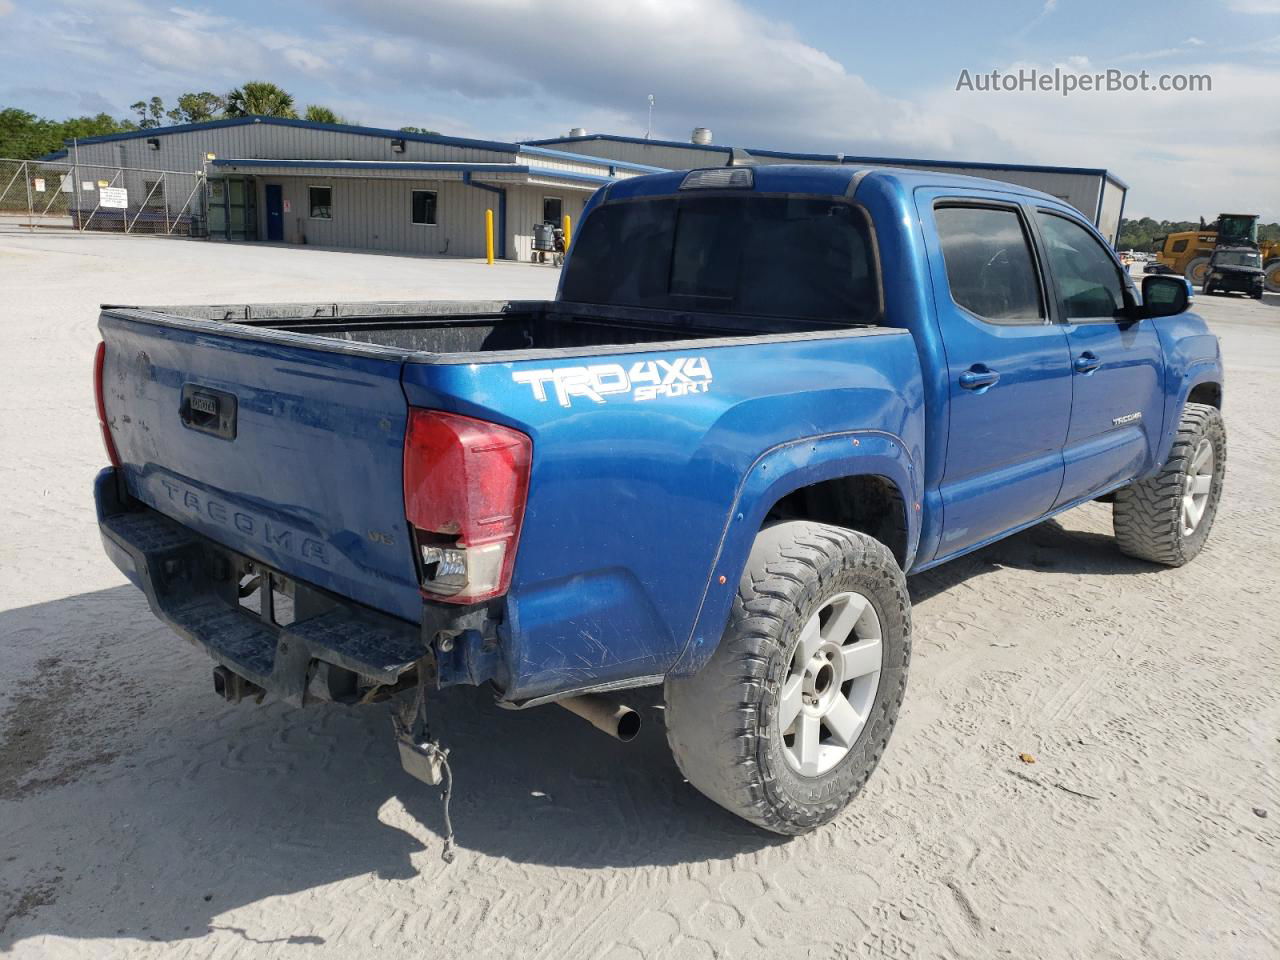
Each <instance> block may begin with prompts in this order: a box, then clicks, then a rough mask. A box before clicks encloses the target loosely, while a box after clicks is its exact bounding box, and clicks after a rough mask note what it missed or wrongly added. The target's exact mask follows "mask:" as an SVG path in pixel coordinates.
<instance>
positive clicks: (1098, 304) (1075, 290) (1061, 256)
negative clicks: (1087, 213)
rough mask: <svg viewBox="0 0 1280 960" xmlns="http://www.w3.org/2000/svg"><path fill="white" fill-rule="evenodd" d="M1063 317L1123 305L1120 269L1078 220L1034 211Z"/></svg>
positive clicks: (1098, 313)
mask: <svg viewBox="0 0 1280 960" xmlns="http://www.w3.org/2000/svg"><path fill="white" fill-rule="evenodd" d="M1036 220H1037V221H1038V222H1039V224H1040V232H1041V233H1042V234H1043V235H1044V242H1045V246H1046V247H1048V251H1047V253H1046V256H1047V257H1048V258H1049V266H1050V267H1051V268H1052V270H1053V280H1054V284H1055V285H1056V286H1057V288H1058V294H1059V295H1060V296H1061V298H1062V306H1063V309H1064V311H1065V313H1064V319H1066V320H1076V319H1083V318H1087V317H1093V318H1097V317H1114V316H1115V315H1116V312H1117V311H1119V310H1121V309H1122V308H1123V307H1124V288H1123V287H1122V286H1121V283H1120V272H1119V270H1118V268H1117V267H1116V265H1115V261H1113V260H1112V259H1111V255H1110V254H1108V253H1107V251H1106V250H1104V249H1103V247H1102V245H1101V244H1100V243H1098V241H1097V240H1095V239H1094V237H1093V234H1091V233H1089V231H1088V230H1086V229H1085V228H1084V227H1082V226H1080V225H1079V224H1078V223H1072V222H1071V221H1070V220H1068V219H1067V218H1066V217H1059V216H1056V215H1055V214H1052V213H1045V212H1044V211H1043V210H1040V211H1037V213H1036Z"/></svg>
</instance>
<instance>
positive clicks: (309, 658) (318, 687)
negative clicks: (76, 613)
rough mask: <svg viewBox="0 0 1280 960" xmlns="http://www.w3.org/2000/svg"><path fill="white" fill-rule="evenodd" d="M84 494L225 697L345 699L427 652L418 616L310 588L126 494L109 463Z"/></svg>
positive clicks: (111, 545)
mask: <svg viewBox="0 0 1280 960" xmlns="http://www.w3.org/2000/svg"><path fill="white" fill-rule="evenodd" d="M94 499H95V501H96V503H97V509H98V525H99V529H100V531H101V533H102V543H103V546H104V547H105V549H106V551H107V555H108V556H109V557H110V558H111V560H112V562H114V563H115V565H116V566H117V567H119V568H120V570H121V571H122V572H123V573H124V574H125V576H127V577H128V578H129V579H130V580H131V581H132V582H133V583H134V584H135V585H136V586H137V587H138V588H139V589H140V590H142V592H143V593H144V594H145V595H146V597H147V602H148V604H149V605H150V607H151V611H152V612H153V613H154V614H155V615H156V617H158V618H159V619H160V620H162V621H163V622H164V623H166V624H167V625H168V626H169V627H170V628H172V629H173V631H174V632H175V633H177V634H178V635H179V636H181V637H182V638H183V639H185V640H187V641H188V642H189V643H191V644H193V645H194V646H196V647H199V648H200V649H202V650H204V651H205V652H206V653H207V654H208V655H209V656H210V657H212V658H213V660H214V661H216V662H217V663H218V664H219V665H220V666H221V667H222V668H225V671H229V673H230V674H231V675H234V676H233V677H228V674H227V673H226V672H221V673H219V674H218V677H219V678H220V679H221V680H222V688H221V689H220V690H219V692H221V693H222V694H223V696H225V697H227V698H228V699H239V698H240V697H241V696H244V695H248V694H255V693H257V692H259V691H262V692H266V693H271V694H275V695H277V696H279V697H281V698H282V699H284V700H285V701H286V702H288V703H290V704H293V705H294V706H302V705H303V704H304V703H307V702H312V701H314V700H337V701H351V700H355V699H357V698H358V697H359V695H360V691H361V690H368V689H369V688H372V687H378V686H388V687H394V686H395V685H397V684H398V683H400V682H401V679H402V678H403V677H404V676H405V674H407V673H409V672H410V671H413V670H414V668H415V667H417V666H418V665H419V663H421V662H424V661H426V662H430V660H431V659H433V652H432V650H431V647H430V646H429V645H428V643H427V642H426V641H425V640H424V631H423V627H422V625H420V624H412V623H407V622H405V621H403V620H400V619H398V618H396V617H391V616H387V615H386V614H383V613H379V612H377V611H374V610H370V609H369V608H367V607H363V606H360V605H358V604H355V603H352V602H351V601H349V600H345V599H343V598H341V597H337V596H334V595H333V594H330V593H327V592H325V591H322V590H319V589H318V588H316V587H313V586H311V585H309V584H306V583H303V582H302V581H298V580H296V579H294V578H291V577H287V576H285V575H283V574H281V573H279V572H278V571H275V570H271V569H270V568H267V567H265V566H263V565H262V564H261V563H259V562H257V561H255V560H253V559H252V558H249V557H246V556H244V555H242V554H239V553H236V552H234V551H232V550H228V549H227V548H226V547H223V546H221V545H220V544H217V543H215V542H214V541H212V540H209V539H207V538H205V537H203V536H201V535H199V534H197V533H194V532H193V531H191V530H190V529H188V528H187V527H184V526H183V525H182V524H180V523H178V522H176V521H174V520H171V519H170V518H168V517H166V516H164V515H163V514H161V513H159V512H158V511H156V510H153V509H152V508H150V507H147V506H144V505H143V504H140V503H138V502H137V501H135V500H131V499H128V498H127V497H126V496H125V495H123V493H122V485H121V484H120V482H119V479H118V476H117V474H116V471H115V470H114V469H111V468H108V469H106V470H103V471H102V472H101V473H99V474H98V476H97V478H96V480H95V482H94ZM246 581H249V584H250V585H251V584H253V583H255V582H256V584H257V606H256V609H247V608H246V606H245V605H244V604H242V603H241V600H242V599H245V598H243V597H242V596H241V594H242V592H243V591H244V590H247V589H248V585H246V583H245V582H246ZM252 599H253V596H252V595H251V596H250V597H249V598H248V600H252ZM246 602H247V601H246ZM236 678H239V679H236Z"/></svg>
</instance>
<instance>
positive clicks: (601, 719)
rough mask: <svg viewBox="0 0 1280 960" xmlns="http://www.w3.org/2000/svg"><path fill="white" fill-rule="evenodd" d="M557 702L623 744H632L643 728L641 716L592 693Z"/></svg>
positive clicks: (620, 704)
mask: <svg viewBox="0 0 1280 960" xmlns="http://www.w3.org/2000/svg"><path fill="white" fill-rule="evenodd" d="M555 702H556V703H557V704H559V705H560V706H562V707H564V708H565V709H566V710H568V711H569V712H570V713H572V714H576V715H577V716H579V717H581V718H582V719H583V720H585V721H587V723H589V724H591V725H592V726H593V727H595V728H596V729H597V730H599V731H601V732H602V733H607V734H608V735H609V736H611V737H613V738H614V739H615V740H621V741H622V742H623V743H630V742H631V741H632V740H634V739H635V738H636V737H637V736H638V735H639V733H640V727H641V726H642V723H641V720H640V714H638V713H636V711H634V710H632V709H631V708H630V707H628V706H627V705H626V704H622V703H614V702H613V701H611V700H606V699H605V698H604V697H601V696H596V695H595V694H590V693H588V694H583V695H582V696H580V697H568V698H566V699H564V700H557V701H555Z"/></svg>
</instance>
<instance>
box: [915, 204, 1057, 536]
mask: <svg viewBox="0 0 1280 960" xmlns="http://www.w3.org/2000/svg"><path fill="white" fill-rule="evenodd" d="M998 197H999V195H995V197H992V196H990V195H984V194H982V193H979V192H977V191H974V192H972V193H970V192H969V191H958V192H953V191H947V192H946V193H945V194H944V193H941V192H939V191H921V192H919V193H918V194H917V197H916V202H917V205H918V209H919V211H920V215H921V222H922V224H924V227H925V241H926V247H927V249H928V256H929V270H930V274H931V276H932V283H933V293H934V301H935V303H936V304H937V313H938V323H939V326H940V332H941V336H942V342H943V346H944V349H945V354H946V367H947V369H946V376H947V381H948V396H949V407H950V422H949V425H948V434H947V447H946V450H947V453H946V464H945V466H944V469H943V475H942V481H941V495H942V504H943V510H942V512H943V518H942V523H943V525H942V539H941V543H940V545H939V547H938V550H937V552H936V554H935V558H936V559H942V558H943V557H946V556H950V555H952V554H955V553H958V552H961V551H963V550H965V549H967V548H970V547H973V546H974V545H976V544H980V543H982V542H984V541H987V540H991V539H993V538H995V537H997V536H999V535H1000V534H1002V533H1005V532H1007V531H1008V530H1010V529H1012V528H1014V527H1017V526H1020V525H1022V524H1025V523H1030V522H1032V521H1034V520H1036V519H1038V518H1039V517H1042V516H1044V514H1045V513H1047V512H1048V511H1049V510H1050V509H1051V508H1052V506H1053V504H1054V502H1055V501H1056V499H1057V497H1058V491H1059V488H1060V487H1061V485H1062V472H1063V467H1062V447H1063V444H1064V443H1065V441H1066V437H1067V426H1068V424H1069V422H1070V417H1071V362H1070V356H1069V353H1068V349H1067V335H1066V333H1065V331H1064V330H1063V328H1062V326H1061V325H1059V324H1055V323H1052V322H1051V318H1050V314H1049V310H1048V300H1047V297H1046V296H1045V292H1044V290H1043V283H1042V280H1041V273H1040V270H1039V268H1038V266H1037V263H1036V259H1035V255H1034V253H1033V247H1032V243H1031V227H1030V224H1029V223H1028V220H1027V216H1028V214H1027V211H1025V210H1024V209H1022V208H1021V207H1020V206H1019V205H1018V204H1016V203H1013V202H1003V201H1001V200H1000V199H998ZM1011 199H1012V198H1011Z"/></svg>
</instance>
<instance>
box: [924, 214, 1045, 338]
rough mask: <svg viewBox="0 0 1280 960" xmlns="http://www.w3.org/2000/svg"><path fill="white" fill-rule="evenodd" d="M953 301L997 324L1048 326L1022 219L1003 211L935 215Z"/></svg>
mask: <svg viewBox="0 0 1280 960" xmlns="http://www.w3.org/2000/svg"><path fill="white" fill-rule="evenodd" d="M934 220H935V222H936V223H937V225H938V239H939V241H940V242H941V245H942V257H943V260H944V262H945V263H946V265H947V285H948V286H949V287H950V289H951V297H952V299H954V300H955V302H956V303H957V304H959V305H960V306H962V307H964V308H965V309H966V310H968V311H969V312H970V313H973V314H976V315H977V316H979V317H981V318H982V319H983V320H987V321H989V322H991V323H1043V322H1044V316H1045V314H1044V304H1043V298H1042V297H1041V296H1040V281H1039V277H1038V274H1037V271H1036V267H1035V261H1034V260H1033V259H1032V257H1031V245H1030V243H1029V242H1028V240H1027V233H1026V230H1025V229H1023V226H1022V218H1021V217H1020V216H1019V215H1018V212H1017V211H1016V210H1012V209H1008V208H1000V207H971V206H942V207H938V208H937V209H935V210H934Z"/></svg>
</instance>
